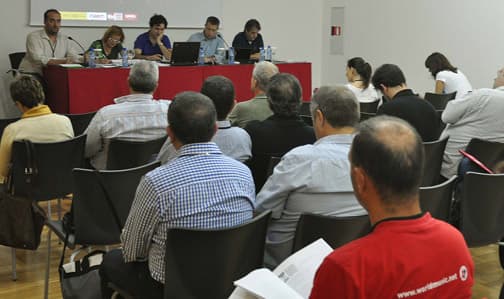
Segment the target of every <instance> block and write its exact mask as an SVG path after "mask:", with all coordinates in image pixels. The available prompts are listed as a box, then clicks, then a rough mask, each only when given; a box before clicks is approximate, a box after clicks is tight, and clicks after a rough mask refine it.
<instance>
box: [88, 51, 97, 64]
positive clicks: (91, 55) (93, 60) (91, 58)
mask: <svg viewBox="0 0 504 299" xmlns="http://www.w3.org/2000/svg"><path fill="white" fill-rule="evenodd" d="M88 65H89V67H90V68H95V67H96V55H95V51H94V49H93V48H91V49H89V61H88Z"/></svg>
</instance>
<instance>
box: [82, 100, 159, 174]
mask: <svg viewBox="0 0 504 299" xmlns="http://www.w3.org/2000/svg"><path fill="white" fill-rule="evenodd" d="M114 102H115V103H116V104H112V105H108V106H105V107H103V108H101V109H100V110H98V112H96V115H95V116H94V117H93V119H92V120H91V122H90V123H89V126H88V128H87V129H86V134H87V139H86V157H88V158H91V164H92V165H93V167H95V168H96V169H105V167H106V166H107V153H108V145H109V143H110V139H112V138H120V139H124V140H129V141H146V140H152V139H156V138H161V137H163V136H165V135H166V128H167V127H168V121H167V118H168V117H167V113H168V104H167V103H166V102H164V101H154V100H153V99H152V95H150V94H132V95H127V96H123V97H120V98H117V99H114Z"/></svg>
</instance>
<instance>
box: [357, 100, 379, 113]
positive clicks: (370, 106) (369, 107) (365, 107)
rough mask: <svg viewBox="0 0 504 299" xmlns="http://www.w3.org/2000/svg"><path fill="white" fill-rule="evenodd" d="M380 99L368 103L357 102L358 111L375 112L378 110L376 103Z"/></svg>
mask: <svg viewBox="0 0 504 299" xmlns="http://www.w3.org/2000/svg"><path fill="white" fill-rule="evenodd" d="M379 103H380V101H379V100H378V101H374V102H369V103H363V102H359V106H360V112H366V113H375V114H376V111H378V104H379Z"/></svg>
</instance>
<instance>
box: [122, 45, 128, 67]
mask: <svg viewBox="0 0 504 299" xmlns="http://www.w3.org/2000/svg"><path fill="white" fill-rule="evenodd" d="M121 59H122V66H123V67H128V49H126V48H122V51H121Z"/></svg>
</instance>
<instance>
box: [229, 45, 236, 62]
mask: <svg viewBox="0 0 504 299" xmlns="http://www.w3.org/2000/svg"><path fill="white" fill-rule="evenodd" d="M228 51H229V54H228V63H229V64H234V62H235V53H234V48H233V47H229V50H228Z"/></svg>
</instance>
